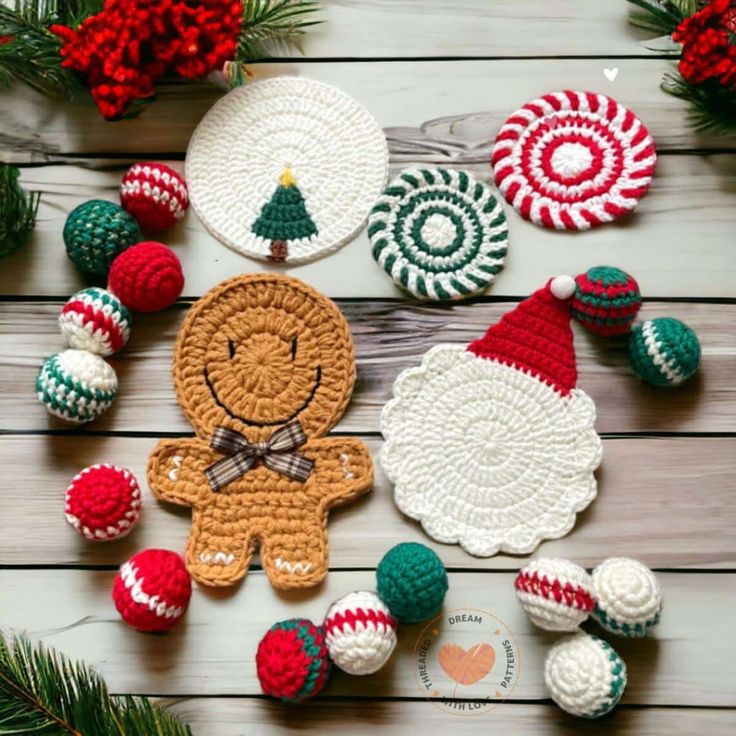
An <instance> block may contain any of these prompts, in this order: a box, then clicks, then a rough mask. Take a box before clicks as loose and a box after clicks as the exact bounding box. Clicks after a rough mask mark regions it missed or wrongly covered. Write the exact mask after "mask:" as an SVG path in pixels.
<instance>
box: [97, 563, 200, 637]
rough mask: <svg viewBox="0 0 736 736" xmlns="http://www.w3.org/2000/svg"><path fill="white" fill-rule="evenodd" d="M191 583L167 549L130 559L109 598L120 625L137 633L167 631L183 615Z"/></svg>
mask: <svg viewBox="0 0 736 736" xmlns="http://www.w3.org/2000/svg"><path fill="white" fill-rule="evenodd" d="M191 597H192V581H191V580H190V579H189V575H188V574H187V571H186V569H185V567H184V561H183V560H182V559H181V557H180V556H179V555H178V554H176V552H171V551H170V550H167V549H147V550H144V551H143V552H139V553H138V554H137V555H133V557H131V558H130V559H129V560H128V561H127V562H126V563H125V564H123V565H122V566H121V568H120V571H119V572H118V574H117V575H116V576H115V582H114V584H113V589H112V598H113V601H114V602H115V608H116V609H117V611H118V613H119V614H120V616H121V617H122V619H123V621H125V623H126V624H128V625H129V626H132V627H133V628H134V629H137V630H138V631H166V630H168V629H170V628H171V627H172V626H173V625H174V624H175V623H176V622H177V621H178V620H179V619H180V618H181V617H182V616H183V615H184V613H185V612H186V610H187V608H188V606H189V600H190V598H191Z"/></svg>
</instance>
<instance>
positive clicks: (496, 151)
mask: <svg viewBox="0 0 736 736" xmlns="http://www.w3.org/2000/svg"><path fill="white" fill-rule="evenodd" d="M656 161H657V154H656V151H655V147H654V141H653V140H652V138H651V136H650V135H649V131H648V130H647V129H646V126H645V125H644V124H643V123H642V122H641V120H639V118H637V117H636V115H634V113H633V112H631V110H628V109H627V108H625V107H624V106H623V105H621V104H619V103H618V102H616V100H613V99H611V98H610V97H606V96H605V95H599V94H595V93H593V92H571V91H565V92H553V93H551V94H547V95H544V97H541V98H539V99H536V100H532V101H531V102H529V103H527V104H526V105H524V107H522V108H521V109H519V110H517V111H516V112H515V113H514V114H513V115H512V116H511V117H510V118H509V119H508V120H507V121H506V122H505V123H504V125H503V127H502V128H501V130H500V131H499V134H498V136H497V137H496V143H495V145H494V147H493V154H492V156H491V164H492V165H493V172H494V176H495V179H496V186H498V188H499V190H500V191H501V193H502V194H503V196H504V197H506V199H507V200H508V202H509V203H510V204H511V205H513V207H514V209H516V210H517V211H518V212H519V213H520V214H521V216H522V217H524V218H526V219H527V220H531V221H532V222H533V223H535V224H536V225H542V226H543V227H549V228H556V229H557V230H587V229H589V228H591V227H593V226H595V225H600V224H602V223H604V222H611V221H612V220H615V219H616V218H617V217H620V216H621V215H625V214H627V213H628V212H631V211H632V210H633V209H634V208H635V207H636V205H637V204H638V202H639V199H641V197H643V196H644V194H646V192H647V190H648V189H649V185H650V184H651V181H652V175H653V173H654V167H655V164H656Z"/></svg>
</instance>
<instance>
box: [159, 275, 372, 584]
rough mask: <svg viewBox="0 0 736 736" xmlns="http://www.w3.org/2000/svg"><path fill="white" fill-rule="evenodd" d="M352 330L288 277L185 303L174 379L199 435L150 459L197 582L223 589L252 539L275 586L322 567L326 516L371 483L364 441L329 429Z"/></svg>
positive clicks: (349, 369) (348, 369)
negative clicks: (185, 528)
mask: <svg viewBox="0 0 736 736" xmlns="http://www.w3.org/2000/svg"><path fill="white" fill-rule="evenodd" d="M354 382H355V354H354V349H353V341H352V336H351V334H350V330H349V328H348V324H347V322H346V320H345V318H344V317H343V315H342V314H341V313H340V311H339V310H338V309H337V307H336V306H335V305H334V304H333V303H332V302H331V301H330V300H329V299H328V298H327V297H325V296H323V295H322V294H320V293H319V292H317V291H315V290H314V289H312V288H311V287H309V286H307V285H306V284H304V283H302V282H301V281H298V280H297V279H294V278H290V277H287V276H282V275H278V274H267V273H262V274H248V275H244V276H238V277H235V278H233V279H230V280H228V281H225V282H223V283H222V284H220V285H219V286H217V287H215V288H214V289H212V290H211V291H210V292H208V293H207V294H206V295H205V296H204V297H202V299H200V300H199V301H198V302H197V303H196V304H195V305H194V306H193V307H192V309H191V310H190V312H189V314H188V315H187V317H186V319H185V321H184V324H183V326H182V328H181V331H180V333H179V337H178V339H177V344H176V350H175V355H174V385H175V389H176V394H177V398H178V400H179V403H180V404H181V407H182V409H183V410H184V413H185V414H186V416H187V418H188V419H189V421H190V422H191V423H192V425H193V426H194V429H195V432H196V435H197V436H196V438H194V439H174V440H164V441H162V442H160V443H159V444H158V446H157V447H156V449H155V450H154V451H153V453H152V455H151V457H150V458H149V463H148V483H149V485H150V487H151V490H152V491H153V493H154V494H155V495H156V496H157V497H158V498H160V499H163V500H166V501H170V502H172V503H176V504H181V505H185V506H191V507H192V529H191V534H190V537H189V543H188V545H187V550H186V563H187V568H188V570H189V572H190V573H191V575H192V577H194V578H195V580H198V581H199V582H201V583H204V584H206V585H216V586H225V585H232V584H233V583H235V582H236V581H237V580H239V579H241V578H242V577H244V576H245V574H246V572H247V570H248V566H249V564H250V560H251V556H252V555H253V552H254V551H255V550H256V548H257V547H259V546H260V554H261V561H262V564H263V567H264V569H265V571H266V574H267V575H268V578H269V580H270V581H271V583H272V584H273V585H274V586H275V587H277V588H281V589H289V588H304V587H309V586H312V585H316V584H317V583H319V582H320V581H321V580H322V579H323V578H324V577H325V575H326V574H327V548H328V544H327V512H328V509H329V508H330V507H332V506H335V505H337V504H340V503H344V502H347V501H350V500H351V499H353V498H355V497H356V496H358V495H359V494H361V493H364V492H366V491H368V490H369V489H370V487H371V485H372V482H373V467H372V461H371V457H370V454H369V452H368V448H367V447H366V446H365V445H364V444H363V443H362V442H361V441H359V440H357V439H354V438H350V437H324V435H325V434H326V433H327V432H328V431H329V430H330V429H331V428H332V427H334V425H335V424H336V423H337V421H338V420H339V419H340V417H341V416H342V414H343V412H344V410H345V407H346V405H347V403H348V400H349V399H350V395H351V394H352V390H353V384H354Z"/></svg>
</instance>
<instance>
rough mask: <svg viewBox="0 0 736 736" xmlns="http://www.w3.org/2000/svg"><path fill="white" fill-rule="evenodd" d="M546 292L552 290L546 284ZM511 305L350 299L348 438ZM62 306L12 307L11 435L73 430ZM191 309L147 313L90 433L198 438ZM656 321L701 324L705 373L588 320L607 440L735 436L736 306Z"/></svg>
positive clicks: (652, 311) (587, 377) (668, 308)
mask: <svg viewBox="0 0 736 736" xmlns="http://www.w3.org/2000/svg"><path fill="white" fill-rule="evenodd" d="M541 285H542V284H541V283H540V284H539V286H541ZM514 306H515V303H510V302H493V303H491V302H476V303H475V304H464V305H455V306H443V307H437V306H419V305H412V304H410V303H407V302H403V303H400V302H341V303H340V307H341V308H342V310H343V312H344V313H345V315H346V316H347V318H348V321H349V322H350V327H351V330H352V332H353V336H354V339H355V343H356V351H357V359H358V380H357V383H356V387H355V391H354V393H353V398H352V401H351V403H350V405H349V407H348V410H347V412H346V414H345V416H344V418H343V419H342V421H341V422H340V423H339V424H338V426H337V430H338V431H341V432H353V433H355V432H357V433H366V432H377V431H378V429H379V426H378V420H379V415H380V412H381V409H382V407H383V406H384V404H385V403H386V401H388V399H389V398H390V397H391V395H392V394H391V387H392V385H393V382H394V379H395V378H396V376H397V375H398V374H399V373H400V372H401V371H402V370H403V369H404V368H408V367H411V366H416V365H419V363H420V362H421V357H422V355H423V354H424V353H425V352H426V351H427V350H428V349H429V348H430V347H432V346H433V345H435V344H437V343H443V342H447V343H457V344H467V343H468V342H470V341H471V340H473V339H475V338H477V337H479V336H481V335H482V334H483V333H484V332H485V331H486V329H487V328H488V326H489V325H491V324H493V323H495V322H496V321H497V320H498V319H499V318H500V317H501V316H502V315H503V314H505V313H506V312H507V311H509V310H510V309H512V308H513V307H514ZM59 309H60V304H58V303H47V302H33V303H31V302H20V303H15V302H5V303H0V430H10V431H18V430H24V431H25V430H45V429H49V428H51V429H61V430H63V429H70V428H73V426H74V425H70V424H68V423H66V422H64V421H62V420H59V419H56V418H54V417H51V416H49V415H48V414H47V413H46V411H45V409H44V407H43V406H42V405H41V404H40V403H39V402H38V401H37V399H36V394H35V390H34V381H35V377H36V373H37V371H38V368H39V366H40V365H41V362H42V360H43V359H44V358H45V357H46V356H48V355H50V354H51V353H54V352H57V351H59V350H61V349H62V347H63V344H62V341H61V338H60V336H59V331H58V327H57V323H56V319H57V315H58V312H59ZM184 314H185V310H184V309H182V308H174V309H170V310H168V311H166V312H163V313H159V314H155V315H150V316H141V317H139V318H137V319H136V320H135V324H134V326H133V330H132V337H131V340H130V342H129V344H128V346H127V347H126V348H125V349H124V350H123V351H122V352H121V353H119V354H118V355H117V356H115V357H114V359H111V361H110V362H111V364H112V365H113V366H114V367H115V370H116V371H117V373H118V377H119V381H120V386H119V395H118V399H117V401H116V402H115V404H114V405H113V406H112V408H111V409H110V410H109V411H108V412H107V413H106V414H104V415H103V416H102V417H101V418H100V419H99V420H97V421H95V422H94V423H92V424H89V425H86V427H85V428H86V429H87V430H90V431H99V430H105V431H107V430H114V431H137V432H168V433H174V434H176V433H186V432H191V431H192V429H191V426H190V425H189V424H188V423H187V422H186V420H185V419H184V417H183V415H182V413H181V411H180V409H179V406H178V404H177V403H176V399H175V396H174V390H173V385H172V380H171V355H172V350H173V346H174V340H175V337H176V333H177V332H178V329H179V325H180V322H181V320H182V319H183V316H184ZM641 314H642V316H646V317H647V318H653V317H660V316H672V317H678V318H680V319H682V320H683V321H684V322H686V323H687V324H689V325H690V326H691V327H692V328H693V329H694V330H695V332H696V333H697V334H698V335H699V336H700V340H701V343H702V345H703V360H702V368H701V370H700V372H699V374H698V375H697V376H696V377H695V378H694V379H692V380H691V381H690V382H688V383H687V384H685V385H684V386H681V387H679V388H677V389H676V390H674V391H667V390H664V389H657V388H653V387H651V386H648V385H646V384H644V383H643V382H642V381H639V380H638V379H637V378H636V377H635V376H634V375H633V373H631V371H630V368H629V367H628V358H627V354H626V349H625V343H624V342H609V341H599V340H597V339H593V338H592V337H591V336H590V335H588V334H585V333H584V332H583V330H582V328H580V327H579V326H578V325H577V324H575V325H574V329H575V332H576V335H577V337H576V341H575V346H576V353H577V360H578V370H579V374H580V375H579V381H578V385H579V387H580V388H582V389H583V390H584V391H585V392H586V393H588V394H589V395H590V396H591V397H592V398H593V399H594V401H595V402H596V405H597V409H598V420H597V424H596V426H597V429H598V431H599V432H653V431H656V432H721V431H730V430H732V429H733V415H734V411H735V406H736V371H734V369H733V365H734V351H735V349H736V339H735V334H736V305H725V304H691V303H674V304H673V303H665V302H648V303H646V304H645V306H644V307H643V309H642V312H641Z"/></svg>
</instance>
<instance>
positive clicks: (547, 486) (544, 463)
mask: <svg viewBox="0 0 736 736" xmlns="http://www.w3.org/2000/svg"><path fill="white" fill-rule="evenodd" d="M574 291H575V282H574V280H573V279H572V278H571V277H569V276H559V277H557V278H556V279H552V280H550V282H549V283H548V284H547V285H546V286H545V287H544V288H542V289H540V290H539V291H537V292H536V293H534V294H533V295H532V296H531V297H529V298H528V299H527V300H526V301H523V302H521V304H519V305H518V306H517V307H516V308H515V309H514V310H512V311H511V312H508V313H507V314H506V315H504V316H503V317H502V318H501V320H500V321H499V322H498V323H497V324H495V325H493V326H491V327H490V328H489V329H488V331H487V332H486V334H485V335H484V336H483V337H482V338H480V339H479V340H475V341H473V342H471V343H470V345H468V346H467V347H464V346H461V345H437V346H435V347H433V348H432V349H431V350H429V351H428V352H427V353H426V354H425V356H424V358H423V360H422V364H421V366H420V367H418V368H410V369H408V370H406V371H404V372H403V373H402V374H400V375H399V377H398V378H397V379H396V383H395V384H394V398H393V399H392V400H391V401H390V402H389V403H388V404H387V405H386V407H385V408H384V410H383V413H382V416H381V431H382V433H383V436H384V439H385V444H384V447H383V451H382V454H381V461H382V464H383V467H384V469H385V471H386V474H387V475H388V477H389V479H390V480H391V481H392V482H393V483H394V497H395V501H396V504H397V505H398V507H399V508H400V509H401V510H402V511H403V512H404V513H405V514H407V515H408V516H410V517H412V518H414V519H418V520H419V521H421V523H422V526H423V527H424V530H425V531H426V532H427V534H429V536H430V537H432V538H433V539H436V540H437V541H439V542H447V543H453V542H459V543H460V545H461V546H462V547H463V548H464V549H465V550H466V551H467V552H469V553H470V554H473V555H477V556H479V557H488V556H491V555H494V554H496V553H497V552H499V551H500V552H510V553H515V554H522V553H524V554H525V553H528V552H531V551H532V550H534V548H535V547H536V546H537V545H538V544H539V543H540V541H541V540H543V539H555V538H557V537H561V536H563V535H564V534H567V532H569V531H570V529H572V527H573V525H574V523H575V515H576V514H577V513H578V512H579V511H582V509H584V508H585V507H586V506H587V505H588V504H589V503H590V502H591V501H592V500H593V499H594V498H595V495H596V481H595V477H594V475H593V471H594V470H595V469H596V468H597V467H598V464H599V463H600V460H601V442H600V439H599V437H598V435H597V434H596V432H595V430H594V429H593V424H594V421H595V406H594V404H593V401H592V400H591V399H590V398H589V397H588V396H587V395H586V394H585V393H584V392H583V391H581V390H580V389H578V388H576V381H577V370H576V366H575V352H574V348H573V336H572V330H571V329H570V310H569V306H568V300H569V298H570V297H571V296H572V294H573V293H574Z"/></svg>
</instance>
